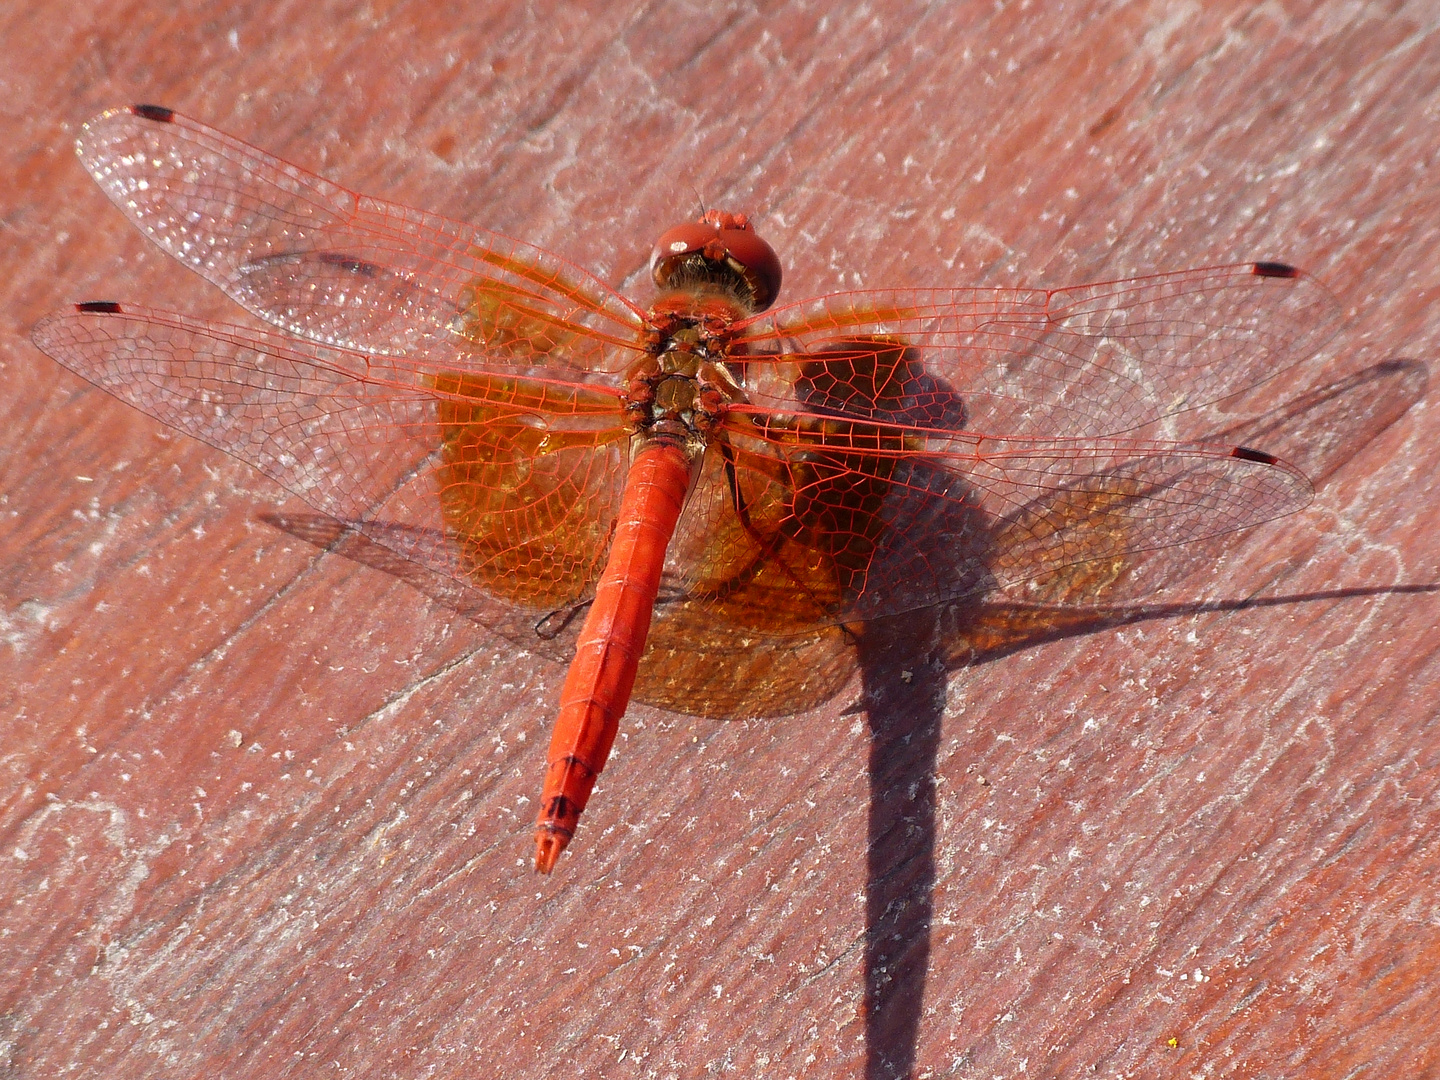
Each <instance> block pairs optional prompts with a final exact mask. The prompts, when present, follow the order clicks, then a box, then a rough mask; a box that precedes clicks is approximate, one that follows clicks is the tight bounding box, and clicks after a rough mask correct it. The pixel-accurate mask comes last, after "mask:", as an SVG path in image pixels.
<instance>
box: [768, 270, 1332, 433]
mask: <svg viewBox="0 0 1440 1080" xmlns="http://www.w3.org/2000/svg"><path fill="white" fill-rule="evenodd" d="M1340 315H1341V312H1340V305H1339V304H1338V303H1337V302H1336V300H1335V298H1334V297H1333V296H1332V295H1331V294H1330V293H1329V292H1328V291H1327V290H1326V289H1325V288H1324V287H1323V286H1322V285H1320V284H1319V283H1318V282H1317V281H1315V279H1314V278H1312V277H1311V276H1310V275H1308V274H1305V273H1303V272H1301V271H1297V270H1294V269H1292V268H1290V267H1287V266H1283V265H1280V264H1275V263H1240V264H1237V265H1233V266H1213V267H1205V268H1202V269H1196V270H1184V271H1181V272H1179V273H1173V274H1156V275H1153V276H1151V277H1143V278H1135V279H1132V280H1128V281H1109V282H1101V283H1098V284H1093V285H1080V286H1076V287H1074V288H1069V289H1054V290H1048V291H1047V290H1043V289H946V290H940V289H930V290H927V289H907V290H903V291H897V292H855V293H837V294H834V295H831V296H823V297H820V298H818V299H815V300H809V301H804V302H802V303H799V304H794V305H791V306H788V307H784V308H778V309H776V310H774V311H770V312H767V313H765V314H764V315H762V316H759V317H757V318H755V319H752V320H751V321H750V323H749V324H748V325H746V326H745V327H743V328H742V331H741V334H742V338H743V340H744V342H745V344H746V346H747V347H748V348H749V350H750V351H751V352H753V353H764V354H769V355H768V357H767V359H766V360H765V361H763V363H769V364H775V365H780V370H779V372H778V373H777V374H776V375H772V376H769V377H768V379H757V380H756V382H757V386H756V387H755V389H754V390H753V391H751V392H750V395H749V396H750V400H751V401H752V402H754V403H756V404H765V405H770V406H772V407H777V408H783V407H793V402H794V401H795V400H796V399H797V398H799V399H801V404H802V405H804V404H806V402H807V401H808V402H809V403H813V404H816V405H818V407H820V408H823V409H825V410H829V411H837V412H845V413H849V414H852V415H864V416H870V417H873V418H876V419H890V420H900V421H903V422H910V423H922V424H934V423H937V422H938V423H940V424H941V426H945V427H953V426H955V425H956V422H957V420H958V421H962V422H963V424H964V426H965V427H967V428H969V429H971V430H975V431H981V432H985V433H987V434H993V435H1004V436H1015V435H1039V434H1046V435H1057V434H1064V435H1066V436H1068V437H1073V438H1081V437H1088V436H1102V435H1119V434H1122V433H1127V432H1132V431H1136V429H1139V428H1142V427H1144V426H1146V425H1149V424H1155V423H1156V422H1157V421H1165V420H1167V419H1170V418H1174V417H1178V416H1180V415H1181V414H1183V413H1185V412H1188V411H1190V410H1193V409H1196V408H1198V407H1200V406H1202V405H1208V404H1212V403H1214V402H1218V401H1222V400H1224V399H1225V398H1227V397H1229V396H1231V395H1233V394H1235V393H1237V392H1238V391H1241V390H1244V389H1247V388H1249V387H1252V386H1254V385H1256V384H1258V383H1261V382H1264V381H1265V380H1267V379H1270V378H1273V377H1274V376H1275V375H1277V374H1279V373H1280V372H1282V371H1284V370H1285V369H1286V368H1289V367H1291V366H1293V365H1294V364H1296V363H1298V362H1300V361H1301V360H1304V359H1305V358H1306V357H1308V356H1311V355H1313V354H1314V353H1315V352H1316V351H1318V350H1319V349H1320V347H1321V346H1323V345H1324V344H1325V343H1326V342H1327V341H1328V340H1329V339H1330V338H1331V337H1332V336H1333V335H1334V333H1335V331H1336V330H1337V329H1338V327H1339V325H1340ZM902 357H903V363H902V362H900V361H901V359H902ZM847 362H848V363H849V365H850V367H851V368H853V373H852V372H850V371H847V367H846V365H847ZM761 363H762V361H759V360H757V361H756V362H755V364H754V365H752V366H756V367H758V366H760V364H761ZM817 363H819V364H822V365H823V373H824V377H825V379H826V380H827V382H826V384H825V385H824V386H823V387H822V386H820V385H819V384H817V383H816V382H815V381H814V379H808V380H807V379H806V378H804V376H803V369H804V367H805V365H806V364H811V365H815V364H817ZM877 368H878V369H879V370H880V372H881V383H882V385H883V383H884V378H885V377H887V376H888V377H890V378H892V379H893V378H894V373H895V372H897V371H903V373H904V374H905V376H906V378H907V379H908V386H907V393H908V394H909V397H907V398H905V399H904V400H903V401H902V400H899V399H898V398H897V397H896V396H895V395H894V394H892V395H891V396H890V397H889V398H888V399H884V403H885V404H889V405H891V406H892V409H893V410H898V411H891V412H888V413H886V412H876V411H875V409H874V408H872V407H871V406H868V405H867V403H866V402H867V397H873V396H874V386H875V381H876V370H877ZM920 372H923V377H922V376H921V375H920V374H919V373H920ZM797 374H798V375H799V377H798V378H797V377H796V376H797ZM747 389H748V387H747ZM1155 434H1159V435H1164V436H1166V437H1171V438H1174V437H1183V428H1181V427H1179V426H1177V425H1176V424H1170V425H1168V426H1167V427H1162V428H1161V429H1160V430H1158V431H1156V432H1155Z"/></svg>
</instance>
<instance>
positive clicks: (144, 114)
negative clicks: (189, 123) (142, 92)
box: [130, 105, 175, 124]
mask: <svg viewBox="0 0 1440 1080" xmlns="http://www.w3.org/2000/svg"><path fill="white" fill-rule="evenodd" d="M130 111H131V112H132V113H134V114H135V115H136V116H139V117H141V118H142V119H145V120H154V121H155V122H156V123H158V124H168V123H170V121H172V120H174V119H175V110H174V109H167V108H165V106H164V105H131V106H130Z"/></svg>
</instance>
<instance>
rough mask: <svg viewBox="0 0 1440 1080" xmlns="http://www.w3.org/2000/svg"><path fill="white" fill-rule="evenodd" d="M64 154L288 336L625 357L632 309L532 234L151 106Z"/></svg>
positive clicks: (519, 359)
mask: <svg viewBox="0 0 1440 1080" xmlns="http://www.w3.org/2000/svg"><path fill="white" fill-rule="evenodd" d="M79 150H80V158H81V160H82V161H83V162H84V164H85V167H86V168H87V169H89V170H90V173H91V175H92V176H94V177H95V180H96V182H97V183H99V185H100V186H101V188H103V189H104V191H105V193H106V194H107V195H109V196H110V198H111V199H112V200H113V201H114V202H115V204H116V205H117V206H118V207H120V209H121V210H123V211H124V212H125V213H126V214H127V215H128V216H129V217H130V219H131V220H132V221H133V222H134V223H135V224H136V225H137V226H138V227H139V228H140V230H141V231H142V232H144V233H145V234H146V235H147V236H149V237H150V239H152V240H154V241H155V243H157V244H159V245H160V247H162V248H164V249H165V251H166V252H168V253H169V254H170V255H172V256H174V257H175V258H176V259H178V260H179V261H180V262H182V263H184V264H185V265H186V266H189V267H190V268H191V269H193V270H195V271H196V272H197V273H199V274H201V275H203V276H204V277H206V278H207V279H209V280H210V281H212V282H214V283H215V284H216V285H218V286H219V287H220V288H221V289H223V290H224V291H225V292H226V293H227V294H228V295H229V296H231V297H232V298H234V299H235V300H236V301H237V302H238V303H240V304H241V305H243V306H244V307H246V308H248V309H249V310H250V311H252V312H253V313H254V314H256V315H258V316H259V317H260V318H262V319H264V320H266V321H267V322H270V323H273V324H274V325H276V326H279V327H281V328H282V329H285V330H288V331H290V332H291V333H293V334H299V335H301V336H303V337H306V338H309V339H311V340H313V341H318V342H322V343H325V344H330V345H336V346H340V347H343V348H348V349H354V350H357V351H360V352H369V353H378V354H384V355H390V356H413V355H417V354H420V353H423V354H425V355H427V356H429V357H430V358H431V359H432V361H434V362H435V363H436V364H437V366H444V367H446V368H447V369H449V370H454V371H465V370H467V369H468V367H469V365H470V364H471V363H473V362H476V360H477V358H478V360H479V362H482V363H490V364H495V363H501V362H509V363H513V364H516V365H518V366H522V367H523V366H526V365H529V364H532V363H538V362H544V363H546V364H552V365H560V366H565V367H568V368H570V369H572V370H574V371H577V372H585V371H592V372H613V371H621V370H623V369H624V368H625V367H627V366H628V365H629V363H630V362H631V361H632V360H633V357H634V345H635V340H636V330H637V329H638V328H639V327H640V326H641V325H642V323H643V313H642V312H641V311H640V310H639V309H637V308H636V307H634V306H633V305H632V304H630V303H629V302H628V301H626V300H625V299H624V298H622V297H621V296H619V294H617V293H615V292H614V291H613V290H611V289H610V288H609V287H608V286H606V285H605V284H604V283H602V282H600V281H598V280H597V279H595V278H593V277H591V276H590V275H589V274H587V273H585V272H584V271H583V270H581V269H579V268H578V267H575V266H572V265H570V264H568V263H566V262H564V261H563V260H561V259H559V258H557V257H556V256H554V255H551V254H549V253H548V252H546V251H544V250H542V249H540V248H537V247H534V246H533V245H530V244H525V243H522V242H520V241H518V240H511V239H509V238H507V237H504V236H500V235H497V234H495V233H491V232H488V231H486V230H484V229H478V228H475V227H473V226H470V225H464V224H461V223H460V222H456V221H451V220H449V219H447V218H444V217H441V216H440V215H438V214H430V213H425V212H423V211H419V210H413V209H411V208H409V207H406V206H401V205H399V204H397V203H389V202H384V201H383V200H380V199H374V198H370V197H369V196H365V195H357V194H355V193H354V192H351V191H348V190H346V189H345V188H343V187H341V186H340V185H338V184H334V183H331V182H330V181H328V180H325V179H322V178H321V177H318V176H315V175H313V174H311V173H309V172H306V171H305V170H303V169H300V168H297V167H296V166H294V165H290V164H288V163H287V162H284V161H281V160H280V159H279V158H275V157H272V156H270V155H269V154H266V153H264V152H263V151H261V150H257V149H255V148H254V147H252V146H248V145H246V144H245V143H243V142H240V141H239V140H238V139H233V138H231V137H230V136H228V135H225V134H223V133H221V132H218V131H215V130H213V129H212V128H209V127H206V126H205V125H203V124H199V123H196V122H195V121H193V120H190V119H187V118H186V117H183V116H180V115H179V114H177V113H172V112H170V111H169V110H165V109H157V108H153V107H148V106H134V107H131V108H124V109H115V110H112V111H110V112H106V113H103V114H101V115H100V116H98V117H96V118H95V119H94V120H92V121H90V122H89V123H88V124H86V125H85V129H84V131H83V133H82V134H81V136H80V140H79Z"/></svg>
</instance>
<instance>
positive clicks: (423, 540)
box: [33, 304, 628, 611]
mask: <svg viewBox="0 0 1440 1080" xmlns="http://www.w3.org/2000/svg"><path fill="white" fill-rule="evenodd" d="M33 336H34V340H35V343H36V344H37V345H38V346H39V347H40V348H41V349H43V350H44V351H45V352H46V353H48V354H49V355H51V356H52V357H54V358H55V359H56V360H58V361H59V362H60V363H61V364H63V365H64V366H66V367H68V368H70V369H71V370H72V371H74V372H75V373H76V374H78V375H80V376H81V377H82V378H85V379H87V380H89V381H90V382H93V383H95V384H96V385H97V386H100V387H101V388H103V389H105V390H107V391H109V392H110V393H111V394H114V395H115V396H116V397H118V398H120V399H121V400H122V401H124V402H126V403H128V404H130V405H133V406H135V407H136V408H138V409H140V410H141V411H143V412H145V413H148V414H149V415H150V416H153V417H155V418H156V419H158V420H160V421H162V422H164V423H166V424H168V425H170V426H171V427H173V428H175V429H176V430H178V431H181V432H183V433H184V434H187V435H191V436H193V437H195V438H197V439H200V440H201V441H203V442H206V443H209V444H210V445H211V446H214V447H217V448H219V449H221V450H224V451H225V452H226V453H229V454H232V455H233V456H235V457H237V458H239V459H240V460H241V461H244V462H246V463H248V464H250V465H253V466H255V467H256V468H258V469H259V470H260V471H261V472H263V473H265V475H267V476H269V477H270V478H271V479H273V480H275V481H276V482H277V483H279V484H280V485H281V486H282V487H284V488H286V489H287V490H289V491H290V492H292V493H293V494H295V495H297V496H299V497H300V498H302V499H304V500H305V501H306V502H307V503H309V504H310V505H311V506H313V507H315V508H316V509H318V510H320V511H321V512H322V513H324V514H326V515H328V516H330V517H332V518H335V519H337V520H338V521H341V522H345V523H347V524H353V525H355V526H356V527H358V528H360V529H361V531H363V532H364V533H365V534H366V535H367V536H369V537H370V538H371V539H372V540H374V541H375V542H377V543H380V544H383V545H385V546H386V547H389V548H391V549H392V550H394V551H396V552H398V553H399V554H401V555H403V556H405V557H406V558H409V559H412V560H414V561H416V562H417V563H420V564H421V565H423V566H426V567H429V568H431V569H434V570H437V571H439V572H441V573H444V574H447V575H449V576H451V577H454V578H457V579H459V580H461V581H462V582H466V583H469V584H478V585H481V586H483V587H484V588H485V589H486V590H487V591H489V592H490V593H492V594H494V595H497V596H500V597H502V598H503V599H505V600H506V601H508V602H510V603H513V604H518V605H522V606H525V607H527V608H531V609H536V610H540V611H548V610H551V609H553V608H555V607H557V606H560V605H563V604H567V603H574V602H577V601H579V600H581V599H582V598H584V597H585V596H587V595H588V593H589V592H590V589H591V586H592V583H593V581H594V580H595V578H596V577H597V576H598V573H599V570H600V568H601V566H602V565H603V561H604V558H605V554H606V552H607V550H608V538H609V534H610V529H611V524H612V522H613V519H614V516H615V512H616V510H617V508H618V503H619V495H620V486H621V484H622V483H623V479H624V473H623V469H622V468H621V455H622V453H623V452H624V451H625V449H626V447H627V444H626V441H625V440H626V437H627V435H628V432H627V429H626V428H625V426H624V423H623V417H622V414H621V412H620V408H619V402H618V398H617V396H616V395H615V394H614V393H613V392H610V391H606V390H603V389H601V388H597V387H592V386H588V385H584V384H576V383H566V382H563V381H559V380H548V381H547V380H544V379H540V378H534V377H529V378H520V377H517V376H515V375H513V374H511V373H509V372H508V371H505V370H503V369H502V370H500V371H498V372H492V373H486V372H482V371H479V370H470V371H467V372H449V371H446V370H444V369H441V370H438V371H437V370H434V369H431V368H429V367H428V366H422V365H418V364H414V363H411V362H409V361H407V360H405V359H403V358H394V357H383V356H373V357H364V356H358V355H355V354H351V353H348V352H345V351H343V350H340V349H336V348H333V347H330V346H325V345H320V344H317V343H312V342H306V341H297V340H295V339H293V338H287V337H281V336H280V335H278V334H267V333H258V332H254V331H251V330H247V329H245V328H242V327H233V326H219V325H208V324H204V323H200V322H196V321H194V320H190V319H186V318H183V317H181V316H178V315H171V314H168V313H165V312H158V311H150V310H146V309H140V308H129V307H126V308H124V309H122V308H120V307H119V305H114V304H92V305H80V306H79V308H78V309H77V310H76V311H74V312H69V313H64V314H57V315H53V316H50V317H49V318H47V319H44V320H42V321H41V322H40V323H39V324H38V325H37V326H36V328H35V330H34V335H33Z"/></svg>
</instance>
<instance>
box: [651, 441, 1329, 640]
mask: <svg viewBox="0 0 1440 1080" xmlns="http://www.w3.org/2000/svg"><path fill="white" fill-rule="evenodd" d="M728 434H729V438H728V439H727V441H726V442H725V443H723V444H720V445H718V446H712V447H711V449H710V450H708V451H707V456H706V460H705V464H704V466H703V468H702V472H701V476H700V481H699V482H698V484H697V486H696V489H695V492H694V493H693V494H692V496H691V500H690V503H689V505H688V506H687V507H686V511H685V515H683V516H682V518H681V521H680V525H679V527H678V528H677V531H676V537H675V539H674V540H673V541H672V543H671V551H670V563H669V566H668V570H669V573H668V575H667V579H666V588H665V589H662V597H664V596H668V597H669V601H668V602H669V604H671V605H673V608H674V612H675V613H676V616H677V617H680V616H682V615H683V616H684V617H686V618H693V615H692V614H691V612H692V611H693V610H696V609H698V610H703V611H705V612H708V613H709V617H711V618H713V619H715V620H718V621H721V622H724V623H727V624H729V625H732V626H738V627H741V628H746V629H748V630H750V631H751V632H753V633H756V634H760V635H768V636H771V637H783V636H785V635H787V634H790V635H795V634H806V633H812V632H814V631H815V630H817V629H818V628H819V627H823V626H826V625H833V624H836V623H841V622H848V621H851V620H864V619H874V618H879V617H882V616H887V615H895V614H900V613H902V612H905V611H911V610H915V609H918V608H923V607H929V606H932V605H936V604H940V603H944V602H946V601H951V600H956V599H959V598H963V597H967V596H975V595H978V594H981V593H984V592H987V591H989V590H992V589H995V588H1000V587H1004V586H1007V585H1013V584H1015V583H1018V582H1024V581H1032V580H1036V579H1040V578H1052V579H1053V578H1054V577H1055V575H1057V574H1061V573H1063V572H1066V571H1068V570H1069V569H1070V568H1073V567H1077V566H1081V565H1089V566H1091V568H1092V569H1095V568H1096V567H1097V566H1098V565H1099V564H1105V565H1107V566H1109V569H1108V570H1098V571H1097V572H1099V573H1103V574H1106V575H1108V578H1107V580H1110V581H1113V580H1114V579H1115V578H1116V577H1118V575H1120V574H1121V573H1122V572H1125V571H1128V570H1129V569H1130V568H1131V566H1132V564H1133V562H1134V556H1136V555H1137V554H1138V553H1140V552H1145V551H1151V550H1156V549H1160V548H1165V547H1170V546H1173V545H1176V544H1185V543H1190V542H1192V541H1196V540H1201V539H1204V538H1207V537H1213V536H1219V535H1223V534H1225V533H1229V532H1232V531H1235V530H1237V529H1243V528H1247V527H1249V526H1252V525H1256V524H1259V523H1260V522H1263V521H1267V520H1270V519H1272V518H1275V517H1279V516H1281V515H1284V514H1288V513H1291V512H1293V511H1295V510H1298V509H1300V508H1301V507H1303V506H1304V505H1306V503H1307V502H1308V501H1309V499H1310V498H1311V494H1312V491H1311V487H1310V484H1309V481H1308V480H1307V479H1306V478H1305V476H1304V475H1303V474H1302V473H1300V472H1299V471H1298V470H1296V469H1294V468H1293V467H1291V466H1289V465H1287V464H1285V463H1284V462H1281V461H1279V460H1277V459H1275V458H1273V457H1270V456H1269V455H1266V454H1261V453H1258V452H1256V451H1251V450H1246V449H1243V448H1231V447H1223V446H1213V447H1207V446H1196V445H1187V444H1181V443H1171V442H1138V441H1135V440H1130V439H1086V440H1064V439H1039V438H1029V439H1027V438H1010V439H1005V438H998V439H997V438H990V437H987V436H979V435H971V434H967V433H964V432H952V431H945V430H943V429H934V428H932V429H926V428H920V427H917V426H908V427H907V426H903V425H895V424H888V425H887V424H879V423H873V424H858V423H850V422H845V423H841V422H837V421H836V420H834V419H833V418H830V417H825V416H820V415H811V416H804V415H801V416H796V417H793V418H791V419H790V421H789V422H788V425H787V426H782V425H781V424H780V423H779V422H777V421H773V420H771V421H770V422H769V423H768V426H764V427H762V426H760V425H759V424H753V425H751V426H749V427H748V429H747V428H745V427H744V425H742V423H740V422H734V423H733V424H732V429H731V430H730V431H729V433H728ZM1072 576H1074V573H1073V572H1072ZM667 590H668V591H667ZM1052 592H1053V589H1052ZM1069 598H1070V599H1071V600H1074V599H1076V597H1075V596H1074V595H1071V596H1070V597H1069ZM1084 598H1085V599H1087V600H1089V601H1094V600H1095V599H1097V596H1095V595H1087V596H1085V597H1084ZM662 607H663V605H662ZM663 616H664V612H663V611H662V610H661V609H657V619H660V618H662V617H663Z"/></svg>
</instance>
